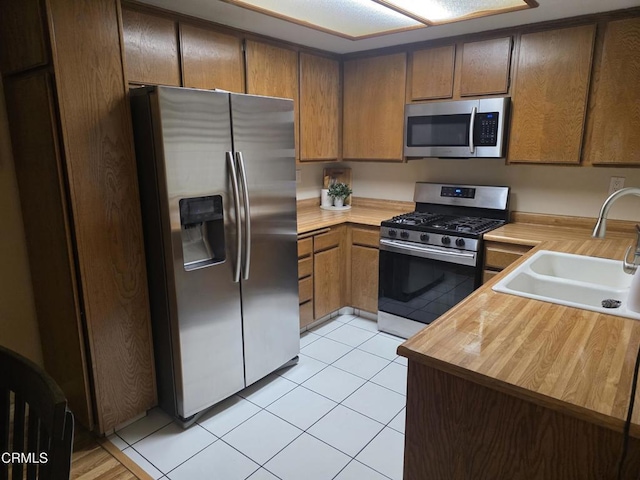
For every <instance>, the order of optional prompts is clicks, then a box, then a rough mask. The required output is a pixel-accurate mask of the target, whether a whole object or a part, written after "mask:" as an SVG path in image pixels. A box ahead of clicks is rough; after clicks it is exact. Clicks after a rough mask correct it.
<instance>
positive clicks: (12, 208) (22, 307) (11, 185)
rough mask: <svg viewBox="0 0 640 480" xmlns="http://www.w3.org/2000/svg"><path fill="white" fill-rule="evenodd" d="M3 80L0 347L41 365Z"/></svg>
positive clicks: (0, 106) (0, 101)
mask: <svg viewBox="0 0 640 480" xmlns="http://www.w3.org/2000/svg"><path fill="white" fill-rule="evenodd" d="M1 82H2V80H1V79H0V219H2V235H0V265H1V267H0V344H1V345H3V346H5V347H7V348H10V349H12V350H15V351H17V352H18V353H21V354H22V355H24V356H26V357H28V358H30V359H31V360H33V361H34V362H36V363H38V364H39V365H42V349H41V347H40V334H39V332H38V324H37V321H36V312H35V306H34V302H33V291H32V289H31V277H30V274H29V262H28V259H27V251H26V245H25V238H24V228H23V226H22V216H21V213H20V199H19V197H18V188H17V185H16V178H15V171H14V166H13V158H12V155H11V141H10V139H9V132H8V125H7V116H6V110H5V103H4V93H3V91H2V83H1Z"/></svg>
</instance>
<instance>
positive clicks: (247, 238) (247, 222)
mask: <svg viewBox="0 0 640 480" xmlns="http://www.w3.org/2000/svg"><path fill="white" fill-rule="evenodd" d="M236 160H237V161H238V170H239V171H240V180H241V181H242V193H243V195H242V201H243V203H244V266H243V269H242V271H243V276H242V278H243V279H244V280H249V269H250V267H251V209H250V207H249V188H248V186H247V170H246V168H245V167H244V158H243V157H242V152H236Z"/></svg>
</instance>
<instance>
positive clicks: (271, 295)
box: [231, 94, 300, 385]
mask: <svg viewBox="0 0 640 480" xmlns="http://www.w3.org/2000/svg"><path fill="white" fill-rule="evenodd" d="M231 116H232V123H233V144H234V150H235V153H236V155H235V156H236V162H237V165H238V170H239V177H240V184H241V186H244V185H246V188H242V189H241V190H242V192H243V195H244V196H243V195H241V196H243V202H242V203H243V205H244V208H243V226H244V229H243V235H244V238H243V247H244V248H243V269H242V280H241V282H242V317H243V333H244V361H245V379H246V383H247V385H250V384H252V383H254V382H256V381H257V380H259V379H260V378H262V377H264V376H265V375H268V374H269V373H271V372H272V371H274V370H275V369H277V368H278V367H280V366H282V365H283V364H285V363H286V362H288V361H289V360H291V359H292V358H294V357H295V356H296V355H298V353H299V351H300V323H299V310H298V308H299V307H298V256H297V224H296V184H295V180H296V179H295V152H294V134H293V102H292V101H291V100H283V99H275V98H268V97H255V96H250V95H234V94H232V95H231Z"/></svg>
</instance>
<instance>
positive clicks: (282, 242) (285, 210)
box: [131, 86, 300, 425]
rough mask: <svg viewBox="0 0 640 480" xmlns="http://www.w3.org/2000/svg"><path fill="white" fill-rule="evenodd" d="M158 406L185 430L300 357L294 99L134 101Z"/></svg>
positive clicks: (152, 94) (196, 95)
mask: <svg viewBox="0 0 640 480" xmlns="http://www.w3.org/2000/svg"><path fill="white" fill-rule="evenodd" d="M131 106H132V118H133V127H134V136H135V148H136V158H137V163H138V177H139V178H138V181H139V185H140V197H141V203H142V214H143V227H144V238H145V248H146V257H147V272H148V277H149V295H150V304H151V317H152V329H153V337H154V349H155V357H156V377H157V381H158V396H159V403H160V406H161V407H162V408H163V409H164V410H165V411H166V412H168V413H169V414H171V415H173V416H174V417H175V418H177V419H178V420H179V421H181V422H182V423H183V425H189V424H190V423H192V422H193V421H194V420H195V419H196V416H197V415H198V414H199V413H201V412H203V411H204V410H206V409H207V408H208V407H210V406H212V405H214V404H216V403H218V402H220V401H221V400H223V399H225V398H227V397H229V396H230V395H232V394H234V393H236V392H238V391H239V390H242V389H243V388H245V387H246V386H249V385H251V384H252V383H254V382H256V381H258V380H260V379H261V378H263V377H265V376H266V375H268V374H269V373H271V372H273V371H274V370H276V369H278V368H280V367H282V366H283V365H285V364H287V363H289V362H291V361H295V360H296V359H297V355H298V353H299V350H300V335H299V331H300V330H299V310H298V308H299V307H298V275H297V269H298V263H297V241H296V239H297V233H296V192H295V160H294V159H295V153H294V133H293V132H294V129H293V102H292V101H291V100H285V99H278V98H270V97H258V96H252V95H240V94H230V93H226V92H217V91H207V90H195V89H187V88H176V87H161V86H158V87H143V88H140V89H135V90H132V92H131Z"/></svg>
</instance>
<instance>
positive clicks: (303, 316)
mask: <svg viewBox="0 0 640 480" xmlns="http://www.w3.org/2000/svg"><path fill="white" fill-rule="evenodd" d="M298 295H299V297H300V328H304V327H306V326H307V325H309V324H310V323H312V322H313V238H312V237H310V238H305V239H302V240H298Z"/></svg>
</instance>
